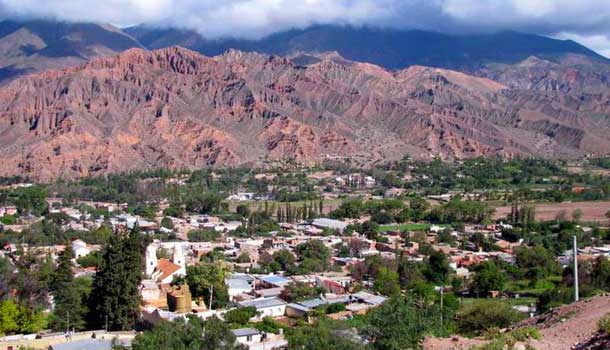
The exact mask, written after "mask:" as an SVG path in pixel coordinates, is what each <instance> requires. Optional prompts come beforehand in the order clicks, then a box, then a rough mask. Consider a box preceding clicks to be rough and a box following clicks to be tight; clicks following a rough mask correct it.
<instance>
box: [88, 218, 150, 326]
mask: <svg viewBox="0 0 610 350" xmlns="http://www.w3.org/2000/svg"><path fill="white" fill-rule="evenodd" d="M143 246H144V243H143V240H142V237H141V234H140V230H139V229H138V228H137V227H136V228H134V229H133V230H131V231H130V232H129V233H128V234H127V235H124V236H121V235H115V236H112V237H111V238H110V239H109V240H108V243H107V245H106V246H105V248H104V253H103V256H102V265H101V266H100V268H99V270H98V271H97V273H96V275H95V279H94V281H93V292H92V294H91V298H90V300H91V311H92V318H91V321H92V322H93V323H94V324H95V325H96V326H97V327H100V328H101V327H104V326H105V324H106V321H107V325H108V329H109V330H130V329H132V328H133V326H134V323H135V321H136V319H137V317H138V312H139V310H138V309H139V305H140V294H139V291H138V286H139V284H140V282H141V280H142V273H143Z"/></svg>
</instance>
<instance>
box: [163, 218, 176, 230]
mask: <svg viewBox="0 0 610 350" xmlns="http://www.w3.org/2000/svg"><path fill="white" fill-rule="evenodd" d="M161 227H165V228H166V229H169V230H173V229H174V222H173V221H172V219H170V218H169V217H167V216H164V217H163V219H161Z"/></svg>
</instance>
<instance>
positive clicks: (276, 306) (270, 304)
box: [239, 297, 286, 321]
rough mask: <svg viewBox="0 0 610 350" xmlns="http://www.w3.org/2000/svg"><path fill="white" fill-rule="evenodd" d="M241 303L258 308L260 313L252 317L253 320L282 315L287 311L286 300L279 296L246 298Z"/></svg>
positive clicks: (241, 304) (244, 305)
mask: <svg viewBox="0 0 610 350" xmlns="http://www.w3.org/2000/svg"><path fill="white" fill-rule="evenodd" d="M239 305H240V306H243V307H248V306H253V307H255V308H256V311H257V313H258V314H257V315H256V316H254V317H253V318H252V320H253V321H260V320H262V319H263V318H265V317H280V316H284V314H285V313H286V302H285V301H284V300H282V299H280V298H277V297H272V298H258V299H252V300H246V301H242V302H240V303H239Z"/></svg>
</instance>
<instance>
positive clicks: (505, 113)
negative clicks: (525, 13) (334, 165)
mask: <svg viewBox="0 0 610 350" xmlns="http://www.w3.org/2000/svg"><path fill="white" fill-rule="evenodd" d="M11 23H12V22H11ZM45 26H47V27H45ZM48 26H51V27H48ZM0 28H2V31H0V55H6V57H12V59H13V61H11V62H13V63H12V64H8V65H5V68H3V69H4V70H3V72H11V73H12V75H7V76H5V79H7V80H6V81H5V83H4V86H2V87H0V106H2V107H1V109H0V175H3V176H6V175H15V174H21V175H27V176H30V177H32V178H35V179H39V180H51V179H54V178H57V177H63V178H75V177H80V176H86V175H99V174H106V173H112V172H122V171H129V170H135V169H142V168H152V167H173V168H182V167H189V168H196V167H206V166H237V165H245V164H249V165H265V164H276V163H277V162H287V161H289V162H296V163H299V164H315V163H319V162H322V161H325V160H327V159H336V158H339V159H349V161H350V162H352V164H354V165H362V166H374V165H376V164H380V163H383V162H386V161H389V160H394V159H400V158H402V157H403V156H405V155H407V154H408V155H411V156H414V157H418V158H431V157H435V156H441V157H443V158H453V159H460V158H466V157H475V156H503V157H514V156H540V157H562V158H563V157H568V158H574V157H582V156H584V155H589V154H595V155H601V154H607V153H610V138H609V137H608V131H610V98H609V97H610V93H609V92H610V89H609V86H608V82H609V79H608V77H610V73H609V72H610V68H609V67H610V65H609V64H608V62H607V60H606V59H605V58H603V57H601V56H599V55H597V54H595V53H594V52H592V51H590V50H588V49H586V48H584V47H582V46H580V45H578V44H576V43H574V42H569V41H558V40H554V39H548V38H543V37H539V36H532V35H524V34H518V33H500V34H496V35H493V36H482V35H479V36H471V37H470V38H473V39H472V40H474V41H472V42H470V44H468V42H469V39H466V38H468V37H461V39H460V40H461V41H462V43H461V44H458V43H449V42H448V41H443V40H441V39H439V41H438V42H436V43H435V41H434V40H433V39H430V38H442V37H447V36H445V35H442V34H436V33H426V32H415V31H410V32H398V31H394V32H391V31H381V30H368V29H353V28H352V29H351V30H352V34H353V33H356V34H354V35H365V34H366V33H369V34H370V35H373V34H371V33H377V34H375V35H382V34H383V35H387V37H388V38H392V37H394V38H395V40H397V42H396V43H394V44H393V47H394V48H395V51H393V53H392V51H387V52H386V51H383V50H380V51H376V49H370V50H369V49H367V47H374V46H375V47H382V46H383V45H390V46H392V45H391V44H392V41H391V40H390V39H388V40H387V41H384V40H381V39H379V40H372V39H371V40H370V41H367V44H363V45H361V47H362V50H361V52H362V53H360V54H362V55H366V54H368V53H370V54H371V55H370V56H368V57H378V58H377V59H379V60H381V59H383V60H385V61H384V62H386V64H384V65H383V66H381V65H376V64H373V63H370V62H359V61H357V60H354V59H353V58H352V57H349V56H350V53H349V51H348V52H347V53H346V51H345V49H344V48H349V47H351V45H350V44H349V43H348V42H346V41H343V40H340V39H336V38H341V37H342V36H344V35H347V34H345V33H347V32H349V30H348V29H346V28H342V27H341V28H337V31H338V32H337V33H338V34H336V35H335V36H334V38H335V39H328V40H326V39H324V38H330V37H333V35H332V33H330V32H332V30H331V29H329V28H330V27H314V28H311V29H310V30H311V31H308V30H303V31H291V32H288V33H280V34H275V35H273V36H271V37H269V38H266V39H263V40H262V41H261V42H263V41H266V42H267V44H261V46H260V47H257V46H256V45H255V44H253V43H254V42H247V41H240V40H233V41H214V42H215V44H214V45H216V46H214V45H211V44H210V45H206V43H210V42H211V41H208V40H204V39H202V38H201V36H198V35H196V34H193V33H192V32H191V33H189V32H185V31H177V30H157V29H155V30H152V29H148V28H147V27H143V26H139V27H133V28H128V29H126V30H120V29H118V28H115V27H112V26H104V25H97V24H61V23H60V24H58V27H57V28H56V30H54V31H53V30H50V29H52V28H53V26H52V23H50V22H28V24H27V25H24V24H23V23H17V22H14V23H13V24H12V27H11V24H10V23H6V22H5V23H3V24H2V25H0ZM41 28H45V29H44V30H43V29H41ZM316 31H322V32H326V33H330V34H327V35H326V36H324V35H322V34H320V36H319V40H318V41H317V44H316V43H315V42H314V41H315V40H314V39H315V38H316V37H317V36H316V34H315V33H316ZM177 33H178V34H177ZM308 33H309V34H308ZM311 33H313V34H311ZM363 33H364V34H363ZM397 33H401V34H404V37H403V39H400V38H399V35H398V34H397ZM426 36H429V37H428V39H426V40H424V39H421V37H426ZM197 37H198V38H199V39H197ZM415 37H420V40H423V41H422V44H421V45H422V47H423V48H425V49H422V51H418V50H417V47H418V46H417V45H415V44H414V42H416V41H411V42H410V41H409V40H410V39H407V38H415ZM189 38H190V39H189ZM308 38H309V39H308ZM491 38H505V39H506V38H509V39H510V38H520V39H519V40H517V39H514V41H512V44H511V41H510V40H512V39H510V40H509V43H505V44H502V42H498V43H496V42H494V41H493V40H492V39H491ZM475 39H476V40H480V41H481V42H483V43H485V42H486V43H487V44H482V43H479V44H476V40H475ZM333 40H334V41H335V42H338V43H337V44H336V45H338V46H333V45H330V43H332V42H333ZM401 40H402V41H401ZM413 40H415V39H413ZM430 40H431V41H430ZM507 40H508V39H507ZM535 40H540V45H541V46H540V48H539V49H538V51H536V50H535V47H534V46H535V45H534V42H535ZM356 41H357V40H356V39H354V42H353V44H354V45H356ZM174 42H177V43H179V44H181V45H185V46H190V47H192V48H195V49H197V51H194V50H191V49H187V48H184V47H180V46H169V47H164V46H165V45H173V43H174ZM223 42H225V44H222V43H223ZM226 42H233V44H226ZM273 42H275V43H276V44H277V45H276V46H274V45H272V44H271V43H273ZM308 42H309V43H311V44H310V45H311V46H306V45H305V43H308ZM424 42H425V43H424ZM239 43H248V45H255V46H252V47H250V48H252V49H257V50H256V51H263V52H260V53H256V52H246V51H242V50H237V49H233V48H231V49H227V50H225V47H223V46H222V45H228V47H231V46H235V47H237V48H241V49H249V47H243V46H240V45H238V44H239ZM286 43H289V44H290V45H288V46H287V44H286ZM324 43H326V44H324ZM314 44H315V45H314ZM244 45H246V44H244ZM265 45H267V46H265ZM316 45H318V46H316ZM325 45H328V46H325ZM410 45H411V46H410ZM434 45H437V46H439V47H445V46H447V45H449V46H451V47H454V48H455V47H462V48H463V50H462V51H459V52H455V55H454V56H455V57H454V58H451V54H450V53H451V51H450V50H449V49H446V50H445V51H442V50H440V49H439V51H438V52H437V53H438V54H437V55H435V54H430V53H434V52H436V51H434V50H432V49H429V48H431V47H434ZM477 45H480V46H477ZM485 45H487V46H485ZM157 46H158V47H161V48H158V49H153V50H147V49H148V48H151V47H157ZM211 47H212V48H213V49H211ZM271 47H275V49H271ZM282 47H283V48H282ZM409 47H411V50H407V49H405V48H409ZM426 47H427V48H426ZM482 47H487V49H483V48H482ZM493 47H496V49H495V50H496V51H494V50H492V49H491V48H493ZM502 47H506V50H504V51H505V52H503V51H502V50H501V48H502ZM221 48H222V50H221ZM327 49H328V50H327ZM331 49H332V50H331ZM352 49H353V52H354V53H355V54H358V53H357V52H358V50H357V48H356V47H353V48H352ZM466 49H468V50H466ZM204 50H219V51H222V52H221V53H220V54H217V55H211V56H206V55H203V54H201V53H200V52H198V51H204ZM267 50H268V51H273V50H278V52H280V53H284V55H277V54H269V53H265V52H264V51H267ZM282 50H284V51H282ZM401 50H404V51H401ZM411 51H413V52H411ZM212 52H214V51H212ZM400 52H405V54H404V56H403V55H402V54H400ZM407 52H411V53H410V54H407ZM426 52H428V53H426ZM382 53H386V55H383V54H382ZM464 55H470V57H471V59H468V60H466V59H464V58H463V57H464ZM475 56H476V57H475ZM460 57H462V58H460ZM377 59H373V58H371V59H370V61H375V60H377ZM399 60H402V61H400V62H410V63H408V64H406V66H405V68H402V69H396V68H395V67H394V66H393V65H394V64H396V65H398V63H397V62H399ZM421 61H424V62H427V63H428V66H424V65H420V64H414V63H415V62H420V63H421ZM2 62H5V61H4V60H3V61H2ZM387 62H395V63H387ZM62 67H63V68H62ZM46 68H58V69H51V70H47V69H46ZM449 68H450V69H449ZM20 70H23V71H27V72H33V73H32V74H27V75H23V74H22V71H20Z"/></svg>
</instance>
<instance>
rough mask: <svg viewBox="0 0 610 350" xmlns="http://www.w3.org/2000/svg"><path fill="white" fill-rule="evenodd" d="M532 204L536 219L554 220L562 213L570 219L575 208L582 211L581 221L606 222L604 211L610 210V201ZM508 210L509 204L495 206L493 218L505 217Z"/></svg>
mask: <svg viewBox="0 0 610 350" xmlns="http://www.w3.org/2000/svg"><path fill="white" fill-rule="evenodd" d="M534 206H535V207H536V219H537V220H555V219H556V218H557V216H558V215H562V214H563V215H565V217H566V218H567V219H570V218H572V213H573V212H574V211H575V210H576V209H580V210H581V211H582V216H581V218H580V220H581V221H583V222H598V223H602V224H607V223H608V218H607V217H606V213H607V212H608V211H610V201H594V202H563V203H544V204H535V205H534ZM510 210H511V208H510V206H505V207H498V208H496V212H495V214H494V219H502V218H505V217H506V216H507V215H508V214H509V213H510Z"/></svg>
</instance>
